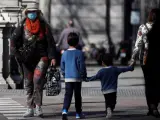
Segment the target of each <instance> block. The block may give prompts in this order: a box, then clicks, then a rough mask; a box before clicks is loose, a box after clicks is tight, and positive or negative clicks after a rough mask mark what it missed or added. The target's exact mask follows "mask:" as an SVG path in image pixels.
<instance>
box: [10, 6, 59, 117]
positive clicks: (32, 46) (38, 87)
mask: <svg viewBox="0 0 160 120" xmlns="http://www.w3.org/2000/svg"><path fill="white" fill-rule="evenodd" d="M25 15H26V18H25V19H24V20H23V21H22V22H21V24H19V26H18V27H17V28H16V29H15V31H14V32H13V35H12V37H11V51H12V53H13V54H14V55H15V56H16V58H17V59H18V60H19V61H21V62H22V66H23V70H24V77H25V82H26V91H27V111H26V113H25V114H24V117H31V116H34V107H36V110H35V112H36V114H37V116H42V115H43V113H42V108H41V105H42V93H43V86H44V83H45V81H44V76H45V73H46V70H47V68H48V65H49V61H51V65H55V52H56V47H55V45H54V39H53V36H52V34H51V31H50V29H49V26H48V24H47V23H46V22H45V21H44V19H42V17H41V11H40V10H38V9H36V8H28V9H26V10H25ZM28 51H29V52H28Z"/></svg>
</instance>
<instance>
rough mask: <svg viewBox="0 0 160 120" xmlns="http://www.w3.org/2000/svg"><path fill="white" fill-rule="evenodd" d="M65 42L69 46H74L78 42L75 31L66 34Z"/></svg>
mask: <svg viewBox="0 0 160 120" xmlns="http://www.w3.org/2000/svg"><path fill="white" fill-rule="evenodd" d="M67 42H68V44H69V45H70V46H74V47H75V46H77V45H78V43H79V36H78V35H77V34H76V33H74V32H71V33H69V35H68V38H67Z"/></svg>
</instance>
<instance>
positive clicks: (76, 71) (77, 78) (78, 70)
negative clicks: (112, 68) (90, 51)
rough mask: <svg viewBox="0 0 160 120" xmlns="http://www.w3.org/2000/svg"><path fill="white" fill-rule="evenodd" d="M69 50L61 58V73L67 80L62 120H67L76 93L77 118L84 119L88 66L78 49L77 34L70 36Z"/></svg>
mask: <svg viewBox="0 0 160 120" xmlns="http://www.w3.org/2000/svg"><path fill="white" fill-rule="evenodd" d="M67 42H68V44H69V49H68V50H66V51H65V52H64V53H63V55H62V58H61V71H62V74H63V76H64V79H65V96H64V104H63V110H62V120H67V112H68V109H69V107H70V104H71V100H72V95H73V92H74V97H75V108H76V118H77V119H80V118H81V117H82V97H81V86H82V80H83V79H85V78H86V76H87V73H86V66H85V60H84V55H83V52H82V51H80V50H77V49H76V46H77V45H78V42H79V37H78V35H77V34H76V33H70V34H69V35H68V40H67Z"/></svg>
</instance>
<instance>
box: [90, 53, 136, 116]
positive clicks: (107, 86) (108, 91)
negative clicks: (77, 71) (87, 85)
mask: <svg viewBox="0 0 160 120" xmlns="http://www.w3.org/2000/svg"><path fill="white" fill-rule="evenodd" d="M101 61H102V65H103V66H104V68H102V69H100V70H99V71H98V73H97V74H96V75H95V76H92V77H88V81H92V80H97V79H99V80H100V81H101V91H102V93H103V95H104V98H105V105H106V118H111V116H112V112H113V110H114V108H115V105H116V99H117V80H118V76H119V75H120V74H121V73H122V72H127V71H133V67H132V66H129V67H115V66H113V63H112V59H111V56H110V55H109V54H104V55H102V56H101Z"/></svg>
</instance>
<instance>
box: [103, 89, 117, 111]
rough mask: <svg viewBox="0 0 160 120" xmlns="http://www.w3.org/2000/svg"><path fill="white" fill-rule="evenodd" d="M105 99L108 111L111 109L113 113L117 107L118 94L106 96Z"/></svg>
mask: <svg viewBox="0 0 160 120" xmlns="http://www.w3.org/2000/svg"><path fill="white" fill-rule="evenodd" d="M104 98H105V104H106V110H107V108H111V110H112V111H113V110H114V108H115V105H116V99H117V93H116V92H113V93H108V94H104Z"/></svg>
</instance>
